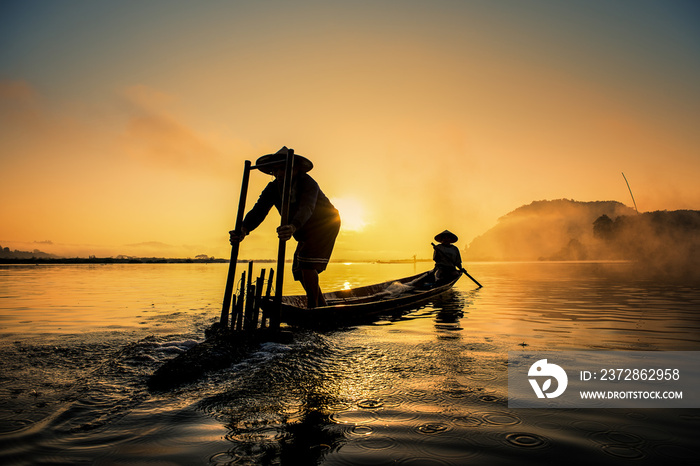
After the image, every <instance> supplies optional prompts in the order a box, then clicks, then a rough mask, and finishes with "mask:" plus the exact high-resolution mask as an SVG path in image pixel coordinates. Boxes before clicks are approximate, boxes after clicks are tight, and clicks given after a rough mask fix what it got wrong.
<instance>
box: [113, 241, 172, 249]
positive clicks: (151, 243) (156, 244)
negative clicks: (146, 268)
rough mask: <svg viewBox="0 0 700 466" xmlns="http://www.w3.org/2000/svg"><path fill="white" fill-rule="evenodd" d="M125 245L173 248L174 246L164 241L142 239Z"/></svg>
mask: <svg viewBox="0 0 700 466" xmlns="http://www.w3.org/2000/svg"><path fill="white" fill-rule="evenodd" d="M125 246H128V247H132V248H140V247H147V248H173V247H175V246H173V245H171V244H166V243H161V242H160V241H144V242H141V243H131V244H125Z"/></svg>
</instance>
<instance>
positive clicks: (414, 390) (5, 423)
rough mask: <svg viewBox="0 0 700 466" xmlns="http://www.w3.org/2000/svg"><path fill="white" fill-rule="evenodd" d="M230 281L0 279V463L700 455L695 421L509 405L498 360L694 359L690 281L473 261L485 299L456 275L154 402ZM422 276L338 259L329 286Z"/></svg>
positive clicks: (623, 270)
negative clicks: (166, 365)
mask: <svg viewBox="0 0 700 466" xmlns="http://www.w3.org/2000/svg"><path fill="white" fill-rule="evenodd" d="M263 266H269V264H265V265H263ZM227 267H228V265H226V264H209V265H206V264H158V265H147V264H134V265H75V266H73V265H51V266H0V464H3V465H13V464H27V465H36V464H98V465H99V464H105V465H108V464H124V463H132V464H143V463H148V464H160V465H169V464H172V465H195V464H294V465H296V464H323V465H385V464H387V465H388V464H399V465H433V464H434V465H463V464H486V465H489V464H493V465H501V464H555V463H554V462H555V461H556V462H557V463H559V462H565V463H567V464H633V465H640V464H659V463H660V461H665V462H666V461H672V462H674V463H675V464H690V463H693V464H695V461H696V460H697V456H698V454H699V453H700V446H698V442H697V433H698V431H700V409H653V410H652V409H646V410H644V409H638V410H629V409H509V408H508V406H507V401H508V377H507V375H508V374H507V363H508V352H509V351H540V350H542V351H544V350H557V351H558V350H561V351H564V350H644V351H664V350H677V351H678V350H680V351H700V288H699V287H697V286H692V285H687V284H686V285H680V284H669V283H660V282H657V281H655V280H652V279H642V278H633V276H632V275H630V273H629V271H628V265H627V264H621V263H528V264H525V263H475V264H472V265H471V266H470V267H469V271H470V273H471V274H472V275H473V276H474V277H475V278H477V279H478V280H479V281H480V282H481V283H482V284H483V285H484V287H483V288H481V289H476V288H475V286H474V284H473V283H472V282H471V281H470V280H469V279H467V278H466V277H463V278H462V279H461V280H460V281H459V282H458V284H457V286H456V287H455V289H454V290H453V291H452V292H450V293H448V294H447V295H445V296H443V297H441V298H440V299H437V300H435V301H434V302H433V303H431V304H429V305H427V306H425V307H422V308H420V309H416V310H413V311H411V312H408V313H405V314H404V315H402V316H400V317H396V316H395V317H392V318H387V319H384V320H379V321H377V322H375V323H374V324H371V325H362V326H356V327H351V328H344V329H340V330H336V331H328V332H313V331H297V332H295V338H294V340H293V341H292V342H291V343H288V344H279V343H266V344H262V345H260V347H259V348H258V349H257V350H256V351H254V352H253V353H252V354H250V356H249V357H247V358H245V359H244V360H242V361H241V362H240V363H237V364H235V365H233V366H231V367H229V368H227V369H224V370H220V371H216V372H211V373H208V374H206V375H205V376H203V377H201V378H200V379H199V380H197V381H196V382H194V383H190V384H187V385H182V386H179V387H177V388H174V389H170V390H167V391H163V392H150V391H149V390H148V389H147V387H146V381H147V379H148V377H149V375H150V374H152V373H153V371H154V370H156V369H157V368H158V367H160V366H161V365H162V364H163V362H164V361H166V360H168V359H170V358H173V357H175V356H176V355H177V354H179V353H181V352H183V351H185V350H186V349H187V348H190V347H192V346H193V345H194V344H196V343H197V342H199V341H202V340H203V335H204V330H205V328H207V327H209V326H210V325H211V324H212V323H213V322H214V321H215V320H217V319H218V316H219V313H220V306H221V304H220V303H221V300H222V297H223V287H224V283H225V277H226V270H227ZM429 267H430V263H418V264H417V265H414V264H331V265H330V266H329V269H328V271H327V272H326V273H324V274H323V275H322V286H323V287H324V289H327V290H331V289H337V288H343V287H345V286H358V285H365V284H371V283H376V282H379V281H385V280H389V279H392V278H398V277H402V276H407V275H411V274H413V273H415V272H421V271H423V270H425V269H428V268H429ZM242 269H243V266H239V270H242ZM300 292H301V289H300V288H299V286H298V285H297V284H294V283H288V284H286V285H285V293H286V294H298V293H300Z"/></svg>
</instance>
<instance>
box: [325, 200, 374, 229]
mask: <svg viewBox="0 0 700 466" xmlns="http://www.w3.org/2000/svg"><path fill="white" fill-rule="evenodd" d="M331 203H332V204H333V205H334V206H335V208H336V209H338V211H339V212H340V228H341V230H345V231H360V230H362V229H363V228H364V227H365V226H366V225H367V222H366V221H365V215H364V208H363V207H362V204H361V203H360V202H358V201H357V200H356V199H352V198H347V197H340V198H333V199H331Z"/></svg>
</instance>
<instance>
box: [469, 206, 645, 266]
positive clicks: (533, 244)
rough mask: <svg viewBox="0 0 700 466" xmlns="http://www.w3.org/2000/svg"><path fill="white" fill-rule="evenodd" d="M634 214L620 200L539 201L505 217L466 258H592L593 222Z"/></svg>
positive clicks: (594, 246)
mask: <svg viewBox="0 0 700 466" xmlns="http://www.w3.org/2000/svg"><path fill="white" fill-rule="evenodd" d="M634 214H636V211H635V210H634V209H632V208H630V207H627V206H625V205H624V204H622V203H620V202H617V201H593V202H580V201H574V200H569V199H558V200H551V201H547V200H545V201H535V202H533V203H531V204H529V205H525V206H522V207H518V208H517V209H515V210H514V211H512V212H510V213H508V214H506V215H504V216H503V217H501V218H500V219H498V223H497V224H496V225H495V226H494V227H493V228H491V229H490V230H488V231H487V232H486V233H484V234H483V235H481V236H479V237H477V238H475V239H474V240H473V241H472V242H471V244H470V245H469V246H468V248H467V250H466V251H465V259H466V260H472V261H484V260H495V261H503V260H520V261H528V260H586V259H592V258H594V257H593V256H595V255H596V254H597V251H596V250H595V249H596V248H597V244H596V243H597V242H596V240H595V237H594V234H593V222H594V221H595V220H596V219H597V218H599V217H601V216H603V215H607V216H608V217H612V218H617V217H619V216H624V215H634Z"/></svg>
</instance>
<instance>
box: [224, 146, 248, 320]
mask: <svg viewBox="0 0 700 466" xmlns="http://www.w3.org/2000/svg"><path fill="white" fill-rule="evenodd" d="M250 165H251V164H250V160H246V161H245V164H244V167H243V182H242V183H241V196H240V197H239V198H238V212H237V213H236V226H235V228H234V230H235V231H236V232H240V231H241V224H242V223H243V214H244V213H245V201H246V196H247V194H248V180H249V178H250ZM239 245H240V242H239V241H236V242H234V244H232V245H231V261H230V262H229V266H228V275H227V276H226V288H225V290H224V302H223V304H222V306H221V319H220V322H221V326H222V327H224V328H225V327H228V314H229V311H230V309H231V298H232V296H233V284H234V281H235V278H236V263H237V262H238V249H239ZM232 320H233V319H232Z"/></svg>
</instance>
